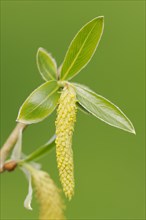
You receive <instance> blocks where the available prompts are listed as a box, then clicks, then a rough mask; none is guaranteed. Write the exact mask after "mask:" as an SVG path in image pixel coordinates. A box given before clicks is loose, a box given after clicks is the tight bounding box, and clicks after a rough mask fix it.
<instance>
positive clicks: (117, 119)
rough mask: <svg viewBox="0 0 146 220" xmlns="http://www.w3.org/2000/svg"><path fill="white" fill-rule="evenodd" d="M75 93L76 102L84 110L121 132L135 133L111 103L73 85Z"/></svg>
mask: <svg viewBox="0 0 146 220" xmlns="http://www.w3.org/2000/svg"><path fill="white" fill-rule="evenodd" d="M73 84H74V86H75V89H76V93H77V100H78V102H79V103H80V105H82V106H83V107H84V108H85V109H86V110H88V111H89V112H90V113H91V114H93V115H94V116H95V117H97V118H99V119H100V120H102V121H104V122H105V123H107V124H109V125H111V126H114V127H117V128H120V129H122V130H125V131H128V132H131V133H135V130H134V127H133V125H132V123H131V121H130V120H129V119H128V118H127V117H126V115H125V114H124V113H123V112H122V111H121V110H120V109H119V108H118V107H117V106H116V105H114V104H113V103H111V102H110V101H108V100H107V99H105V98H104V97H102V96H100V95H97V94H96V93H95V92H93V91H92V90H90V89H89V88H88V87H86V86H83V85H80V84H77V83H73Z"/></svg>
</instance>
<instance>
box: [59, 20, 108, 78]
mask: <svg viewBox="0 0 146 220" xmlns="http://www.w3.org/2000/svg"><path fill="white" fill-rule="evenodd" d="M103 26H104V20H103V17H97V18H94V19H93V20H91V21H90V22H89V23H87V24H86V25H85V26H83V28H82V29H81V30H80V31H79V32H78V33H77V35H76V36H75V38H74V39H73V41H72V42H71V44H70V46H69V49H68V51H67V53H66V56H65V59H64V61H63V65H62V68H61V79H62V80H69V79H71V78H72V77H74V76H75V75H76V74H77V73H78V72H79V71H81V69H83V68H84V67H85V66H86V65H87V63H88V62H89V61H90V59H91V57H92V56H93V54H94V52H95V50H96V47H97V45H98V43H99V41H100V38H101V35H102V32H103Z"/></svg>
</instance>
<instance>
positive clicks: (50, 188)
mask: <svg viewBox="0 0 146 220" xmlns="http://www.w3.org/2000/svg"><path fill="white" fill-rule="evenodd" d="M30 171H31V176H32V182H33V185H34V187H35V191H36V197H37V199H38V202H39V204H40V218H39V219H40V220H63V219H65V217H64V214H63V209H64V204H63V202H62V199H61V197H60V192H59V189H58V188H57V187H56V185H55V184H54V182H53V180H52V179H51V178H50V176H49V175H48V174H47V173H46V172H44V171H40V170H36V169H34V168H31V170H30Z"/></svg>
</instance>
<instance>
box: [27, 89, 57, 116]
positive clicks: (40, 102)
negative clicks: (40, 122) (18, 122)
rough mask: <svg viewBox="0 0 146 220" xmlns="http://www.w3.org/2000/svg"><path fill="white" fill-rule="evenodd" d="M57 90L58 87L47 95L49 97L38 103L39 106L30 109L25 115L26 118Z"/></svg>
mask: <svg viewBox="0 0 146 220" xmlns="http://www.w3.org/2000/svg"><path fill="white" fill-rule="evenodd" d="M57 90H58V87H57V89H54V90H53V91H52V92H51V93H49V95H48V96H47V97H46V98H45V99H44V100H43V101H42V102H40V103H39V105H37V106H36V107H35V108H34V109H32V110H31V111H30V112H29V113H28V114H26V115H25V117H26V116H28V115H29V114H31V113H32V112H33V111H35V110H36V109H37V108H38V107H39V106H40V105H42V104H43V103H44V102H45V101H46V100H47V99H48V98H49V97H50V96H51V95H52V94H53V93H55V92H56V91H57Z"/></svg>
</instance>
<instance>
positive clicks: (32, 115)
mask: <svg viewBox="0 0 146 220" xmlns="http://www.w3.org/2000/svg"><path fill="white" fill-rule="evenodd" d="M58 88H59V87H58V84H57V82H56V81H49V82H46V83H44V84H42V85H41V86H40V87H38V88H37V89H36V90H34V91H33V92H32V93H31V94H30V96H29V97H28V98H27V99H26V101H25V102H24V104H23V105H22V107H21V108H20V110H19V114H18V118H17V121H19V122H22V123H25V124H31V123H37V122H39V121H42V120H43V119H45V118H46V117H47V116H49V115H50V114H51V113H52V112H53V110H54V109H55V107H56V106H57V103H58V99H59V96H60V95H59V93H58Z"/></svg>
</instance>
